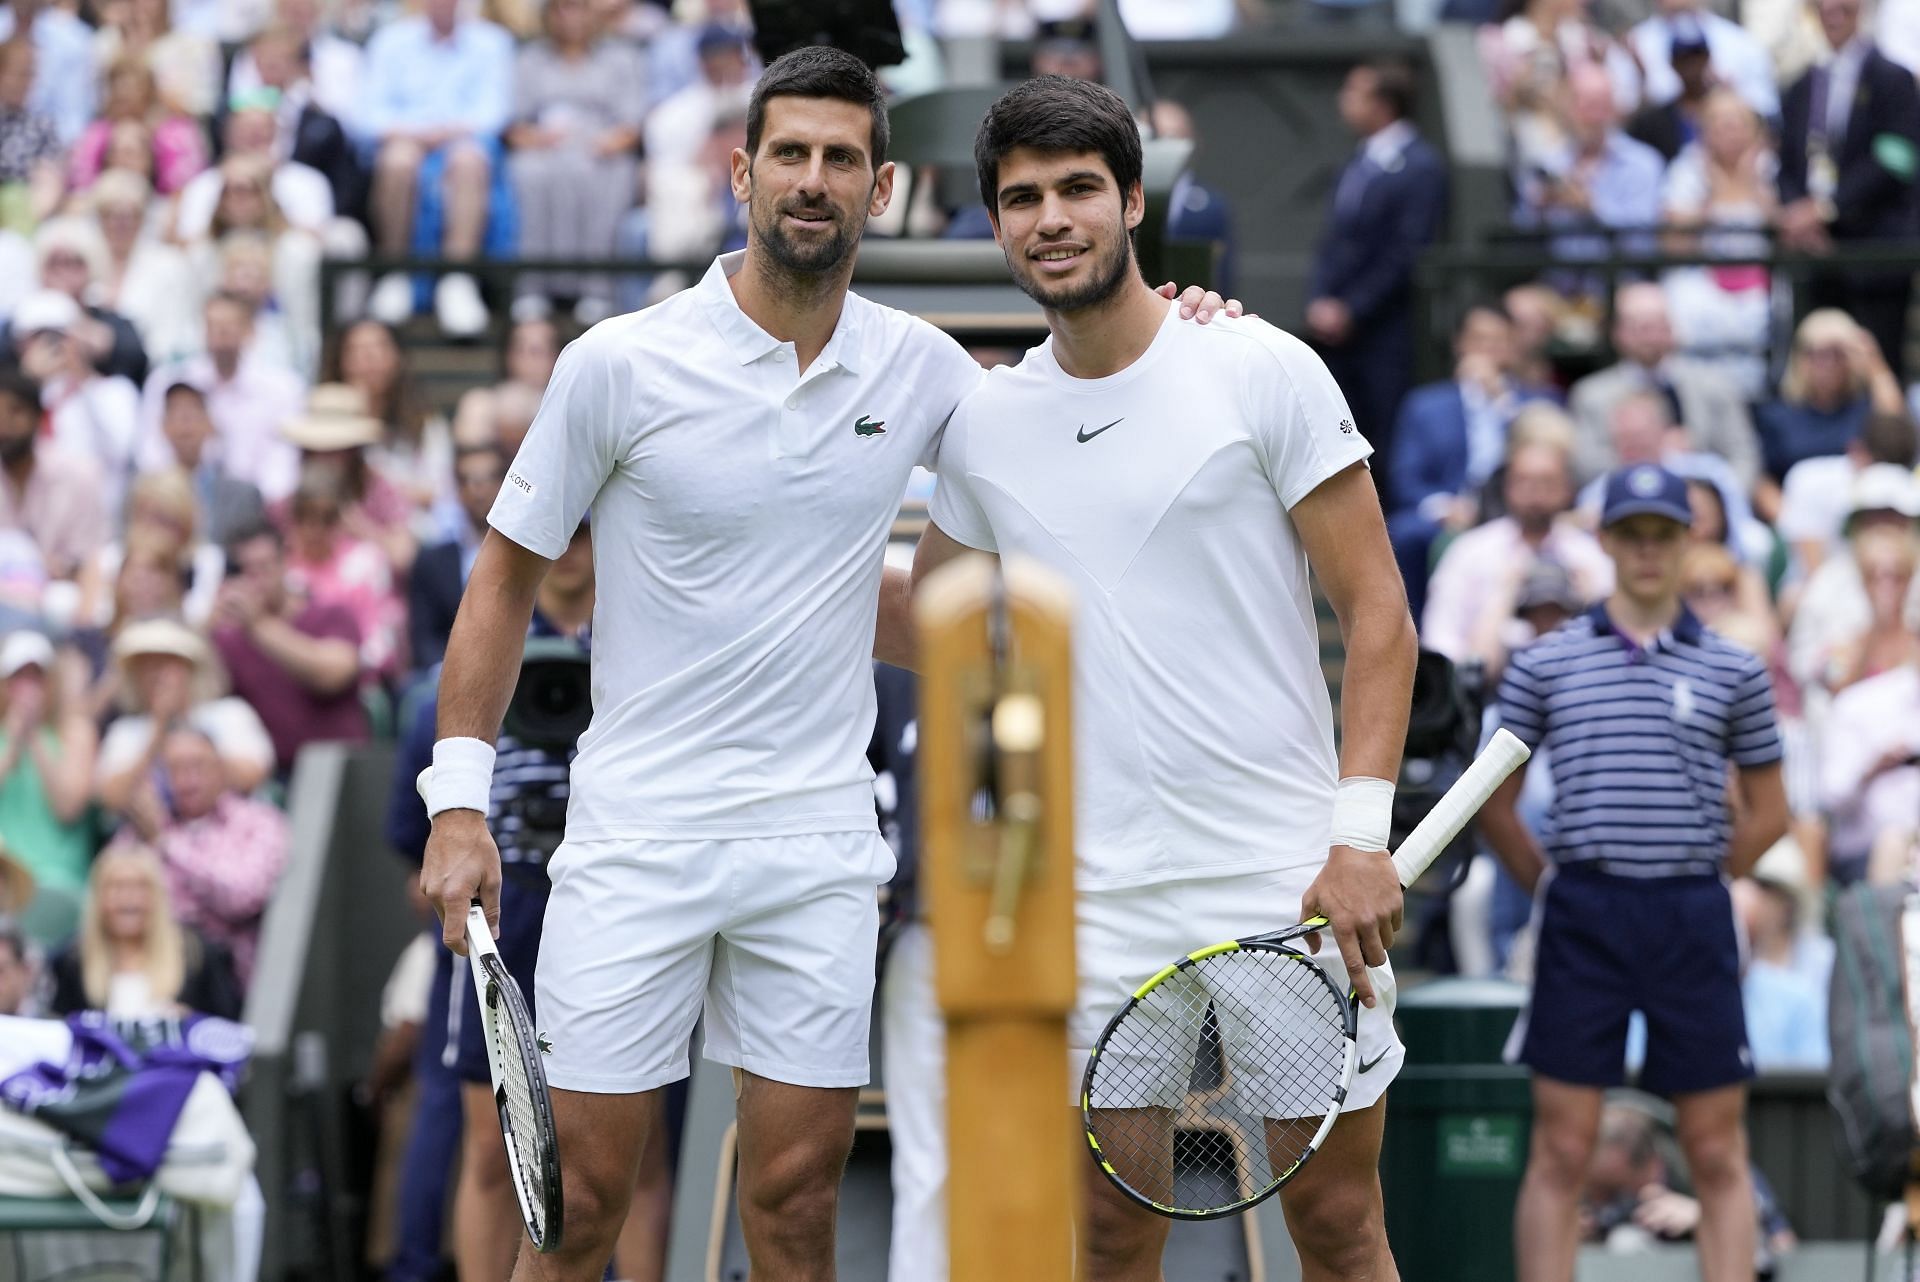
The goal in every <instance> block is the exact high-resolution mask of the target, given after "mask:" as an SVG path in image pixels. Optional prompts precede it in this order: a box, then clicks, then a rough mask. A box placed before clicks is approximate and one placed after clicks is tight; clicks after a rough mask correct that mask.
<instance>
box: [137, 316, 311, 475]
mask: <svg viewBox="0 0 1920 1282" xmlns="http://www.w3.org/2000/svg"><path fill="white" fill-rule="evenodd" d="M255 311H256V308H255V306H254V304H253V303H252V302H251V301H249V300H248V299H247V298H244V297H242V296H240V295H238V294H235V293H232V292H229V291H224V290H223V291H221V292H219V293H216V294H214V295H213V296H212V297H211V298H209V299H207V302H206V306H205V307H204V308H203V309H202V324H203V326H204V330H205V335H206V344H205V348H206V350H205V351H204V352H203V353H202V354H200V355H198V356H191V357H188V358H186V359H184V360H178V361H174V362H172V363H171V364H168V365H164V366H162V367H161V368H160V369H158V370H156V371H155V372H154V375H153V377H152V378H150V379H148V380H147V383H146V391H145V394H144V396H143V397H142V404H141V422H142V427H141V439H142V440H143V441H145V442H147V445H146V449H145V466H148V467H164V466H166V465H167V464H168V463H169V462H184V460H176V459H174V458H173V457H172V453H171V449H170V447H169V445H168V443H167V438H166V436H165V435H164V433H163V432H162V431H161V428H160V420H161V418H162V411H163V410H164V408H165V401H166V393H167V389H169V388H171V387H173V386H175V385H176V384H179V383H187V384H190V385H192V386H194V387H197V388H199V389H200V390H201V393H202V395H203V396H204V397H205V398H206V404H207V414H208V415H209V416H210V417H211V418H212V420H213V425H214V428H215V429H216V431H217V439H216V455H215V457H217V458H218V460H219V462H220V465H221V466H222V467H223V468H224V469H225V470H226V472H227V474H228V475H229V476H232V477H234V478H236V479H238V480H242V481H245V482H247V483H248V484H249V485H252V486H254V487H255V488H257V489H258V490H259V491H260V493H261V494H263V495H265V496H266V497H267V498H269V499H276V498H282V497H284V496H285V495H287V494H290V493H292V492H293V482H294V477H295V475H296V474H297V473H298V472H299V470H300V454H299V451H297V450H295V449H294V448H293V447H292V446H291V445H289V444H288V443H287V442H286V440H285V439H284V438H283V437H282V436H281V435H280V425H281V424H282V423H284V422H286V421H287V420H288V419H290V418H292V417H293V416H294V415H295V414H298V413H299V412H300V407H301V405H302V404H303V402H304V401H305V398H306V388H305V385H304V384H303V383H302V381H301V379H300V376H299V375H297V374H295V373H294V372H293V371H292V370H290V369H288V368H286V367H285V366H284V365H278V364H275V363H274V362H273V361H272V359H271V358H270V357H269V356H268V355H267V354H265V353H262V352H260V351H258V350H257V349H256V341H255V326H254V317H255Z"/></svg>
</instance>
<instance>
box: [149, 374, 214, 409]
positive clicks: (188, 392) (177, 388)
mask: <svg viewBox="0 0 1920 1282" xmlns="http://www.w3.org/2000/svg"><path fill="white" fill-rule="evenodd" d="M175 396H191V397H192V398H193V399H194V400H196V401H199V402H200V404H201V405H203V406H204V405H205V404H206V403H207V394H206V392H205V391H204V390H203V389H202V388H201V387H200V385H199V384H198V383H189V382H188V381H187V380H186V379H184V378H177V379H175V380H174V381H173V382H171V383H168V384H167V390H166V391H164V392H162V393H160V401H161V404H163V405H164V404H165V403H166V402H168V401H170V400H172V399H173V398H174V397H175Z"/></svg>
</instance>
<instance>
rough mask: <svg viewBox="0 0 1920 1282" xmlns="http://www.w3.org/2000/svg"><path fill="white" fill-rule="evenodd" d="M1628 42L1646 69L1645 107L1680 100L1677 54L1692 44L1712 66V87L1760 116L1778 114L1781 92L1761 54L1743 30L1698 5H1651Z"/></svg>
mask: <svg viewBox="0 0 1920 1282" xmlns="http://www.w3.org/2000/svg"><path fill="white" fill-rule="evenodd" d="M1627 41H1628V43H1629V44H1630V45H1632V47H1633V52H1634V53H1635V54H1636V55H1637V56H1638V59H1639V62H1640V65H1641V67H1643V68H1645V70H1646V74H1647V101H1648V102H1671V101H1673V100H1674V99H1675V98H1678V97H1683V96H1684V95H1685V91H1686V76H1685V74H1684V73H1682V71H1681V68H1680V50H1681V49H1682V48H1683V47H1685V46H1687V45H1697V47H1698V48H1699V50H1700V51H1701V52H1702V53H1703V54H1705V55H1707V57H1708V59H1709V60H1710V61H1711V63H1712V78H1713V80H1714V81H1715V82H1717V83H1719V84H1723V85H1726V86H1728V87H1729V88H1731V89H1732V90H1733V91H1734V92H1735V93H1738V94H1739V95H1740V97H1741V100H1742V101H1744V102H1745V103H1746V104H1747V105H1748V106H1749V107H1751V108H1753V110H1754V111H1755V112H1756V113H1757V114H1759V115H1761V116H1764V117H1767V118H1768V119H1772V118H1774V117H1776V116H1778V115H1779V114H1780V89H1779V86H1778V85H1776V84H1775V82H1774V78H1773V61H1772V59H1770V58H1768V57H1767V51H1766V49H1764V48H1763V47H1762V46H1761V44H1760V42H1759V41H1758V40H1755V39H1754V38H1753V37H1752V36H1751V35H1749V34H1748V33H1747V30H1746V28H1744V27H1742V26H1741V25H1740V24H1739V23H1738V22H1735V21H1734V20H1732V19H1731V18H1724V17H1722V16H1720V14H1718V13H1715V12H1714V11H1713V9H1712V8H1710V7H1708V5H1707V4H1705V3H1704V2H1703V0H1656V3H1655V5H1654V13H1653V14H1652V16H1650V17H1648V18H1647V19H1646V20H1645V21H1642V22H1639V23H1637V24H1635V26H1634V28H1633V30H1632V31H1631V32H1630V33H1629V34H1628V36H1627Z"/></svg>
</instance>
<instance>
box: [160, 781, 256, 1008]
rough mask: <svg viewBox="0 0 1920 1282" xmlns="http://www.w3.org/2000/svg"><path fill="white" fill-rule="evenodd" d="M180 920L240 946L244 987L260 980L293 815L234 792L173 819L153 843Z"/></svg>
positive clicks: (236, 953)
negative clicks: (263, 934)
mask: <svg viewBox="0 0 1920 1282" xmlns="http://www.w3.org/2000/svg"><path fill="white" fill-rule="evenodd" d="M154 845H155V848H156V849H157V850H159V852H160V859H161V862H162V864H163V865H164V866H165V868H166V871H167V887H168V890H169V892H170V893H171V894H172V896H173V908H174V911H175V912H176V913H177V914H178V915H179V917H180V920H181V921H182V922H184V923H186V924H187V925H189V926H192V927H193V928H194V929H195V930H197V931H199V932H200V933H201V935H203V936H204V937H206V938H207V939H210V940H212V941H214V942H215V943H219V944H225V945H226V946H227V947H228V948H229V949H231V950H232V952H233V963H234V969H235V970H237V971H238V972H239V974H240V983H241V986H242V987H245V986H246V985H247V984H249V983H250V982H251V981H252V979H253V960H254V955H255V953H256V952H257V951H258V949H259V946H260V918H261V916H262V915H263V914H264V913H265V912H266V911H267V901H268V900H270V899H272V898H273V888H274V887H275V886H276V885H278V884H279V881H280V873H281V872H282V870H284V869H285V868H286V866H287V847H288V828H287V817H286V815H284V814H282V813H281V812H280V810H279V809H277V808H276V807H274V806H271V805H268V804H267V803H266V802H264V801H254V800H252V799H251V798H248V797H241V796H236V795H234V794H232V793H229V794H227V795H226V796H224V797H222V798H220V800H219V801H218V802H216V803H215V804H214V808H213V812H212V813H211V814H207V815H203V816H202V817H200V818H199V819H191V820H187V821H185V822H182V823H177V824H172V825H169V826H168V827H167V828H166V830H165V831H163V832H162V833H161V834H160V837H159V840H158V841H156V842H155V843H154Z"/></svg>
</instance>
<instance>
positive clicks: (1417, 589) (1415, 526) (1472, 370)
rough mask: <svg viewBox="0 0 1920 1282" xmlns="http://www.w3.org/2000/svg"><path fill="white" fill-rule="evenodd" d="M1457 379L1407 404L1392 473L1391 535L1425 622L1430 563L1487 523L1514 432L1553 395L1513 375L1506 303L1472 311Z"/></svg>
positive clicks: (1457, 346) (1418, 393)
mask: <svg viewBox="0 0 1920 1282" xmlns="http://www.w3.org/2000/svg"><path fill="white" fill-rule="evenodd" d="M1453 351H1454V359H1455V362H1456V363H1455V366H1454V373H1453V377H1452V378H1450V379H1446V380H1445V381H1443V382H1438V383H1428V384H1426V385H1425V386H1422V387H1416V388H1414V389H1413V391H1411V392H1409V393H1408V394H1407V397H1406V400H1405V402H1404V403H1403V404H1402V405H1401V406H1400V415H1399V419H1398V421H1397V422H1396V423H1395V424H1394V428H1393V434H1394V440H1395V442H1396V448H1395V449H1394V452H1393V454H1392V456H1391V458H1390V459H1389V460H1388V464H1387V469H1386V488H1387V513H1388V515H1387V533H1388V534H1389V535H1390V536H1391V537H1392V539H1393V555H1394V559H1395V560H1396V561H1398V562H1399V563H1400V577H1401V578H1402V579H1404V580H1405V581H1406V585H1407V601H1408V604H1409V605H1410V606H1411V607H1412V608H1413V609H1414V611H1415V615H1414V617H1415V618H1419V617H1420V615H1419V611H1421V610H1422V609H1423V608H1424V607H1425V604H1426V592H1427V570H1428V560H1429V558H1430V557H1431V555H1432V552H1433V545H1434V541H1435V540H1436V539H1437V538H1438V537H1439V536H1440V535H1441V534H1442V533H1443V532H1448V531H1452V532H1457V531H1460V530H1464V529H1467V528H1469V527H1471V526H1474V525H1476V524H1478V523H1479V521H1480V519H1481V517H1482V516H1483V515H1485V514H1484V513H1482V512H1481V510H1480V495H1481V492H1482V491H1483V490H1485V489H1486V488H1487V485H1488V482H1490V481H1491V480H1492V479H1493V476H1494V473H1495V472H1496V471H1497V470H1498V469H1499V468H1500V465H1501V463H1502V462H1503V461H1504V460H1505V458H1506V450H1507V427H1508V425H1509V424H1510V423H1512V422H1513V418H1514V416H1515V415H1516V414H1518V413H1519V412H1520V407H1521V406H1522V405H1524V404H1525V403H1526V402H1527V401H1530V400H1537V399H1541V398H1542V397H1545V396H1547V395H1548V394H1547V393H1545V392H1542V391H1540V390H1538V389H1534V388H1527V387H1523V386H1522V385H1521V384H1520V383H1519V382H1518V381H1516V380H1515V378H1514V376H1513V368H1514V363H1515V359H1516V349H1515V346H1514V338H1513V321H1512V320H1511V319H1510V318H1509V317H1508V316H1507V313H1506V309H1505V308H1503V307H1502V306H1501V305H1500V304H1498V303H1492V302H1483V303H1476V304H1474V305H1473V306H1472V307H1469V308H1468V309H1467V311H1466V313H1465V315H1463V316H1462V317H1461V318H1460V322H1459V324H1458V326H1457V327H1456V328H1455V329H1454V335H1453Z"/></svg>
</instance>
